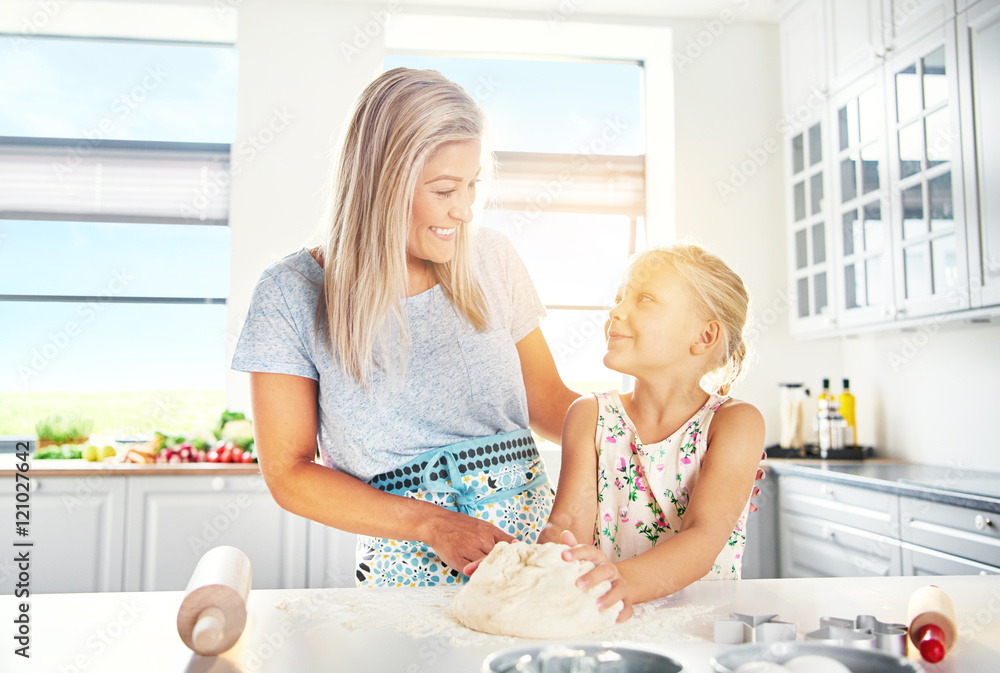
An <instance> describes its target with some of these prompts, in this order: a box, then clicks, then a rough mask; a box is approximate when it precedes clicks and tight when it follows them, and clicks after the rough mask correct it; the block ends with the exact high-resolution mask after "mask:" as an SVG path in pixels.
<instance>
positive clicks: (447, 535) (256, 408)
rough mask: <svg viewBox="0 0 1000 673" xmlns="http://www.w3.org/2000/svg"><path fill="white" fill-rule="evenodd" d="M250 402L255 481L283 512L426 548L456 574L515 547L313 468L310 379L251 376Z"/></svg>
mask: <svg viewBox="0 0 1000 673" xmlns="http://www.w3.org/2000/svg"><path fill="white" fill-rule="evenodd" d="M250 395H251V402H252V405H253V420H254V423H253V426H254V446H255V448H256V451H257V456H258V462H259V463H260V469H261V473H262V474H263V476H264V480H265V482H266V483H267V486H268V489H270V491H271V494H272V496H273V497H274V499H275V501H276V502H277V503H278V505H280V506H281V507H282V508H284V509H286V510H288V511H289V512H292V513H294V514H297V515H299V516H302V517H305V518H307V519H312V520H313V521H317V522H319V523H321V524H324V525H326V526H330V527H332V528H339V529H340V530H344V531H347V532H350V533H360V534H363V535H371V536H374V537H386V538H392V539H397V540H419V541H421V542H425V543H427V544H428V545H430V546H431V548H432V549H434V551H435V552H437V554H438V556H440V557H441V559H442V560H443V561H444V562H445V563H447V564H448V565H449V566H451V567H452V568H457V569H462V568H463V567H465V566H466V565H467V564H469V563H471V562H472V561H476V560H479V559H480V558H482V557H483V556H484V555H486V554H487V553H489V551H490V550H491V549H492V548H493V545H494V544H496V542H498V541H500V540H505V541H512V540H513V539H514V538H513V537H511V536H510V535H508V534H506V533H504V532H503V531H501V530H500V529H499V528H496V527H495V526H493V525H491V524H489V523H487V522H485V521H480V520H478V519H474V518H472V517H469V516H466V515H464V514H458V513H456V512H452V511H449V510H447V509H444V508H442V507H438V506H437V505H433V504H431V503H428V502H422V501H419V500H414V499H411V498H405V497H402V496H397V495H390V494H388V493H384V492H382V491H380V490H378V489H377V488H374V487H372V486H369V485H368V484H365V483H364V482H362V481H360V480H358V479H355V478H354V477H352V476H350V475H348V474H345V473H343V472H340V471H338V470H334V469H331V468H328V467H326V466H324V465H319V464H317V463H316V462H315V461H314V457H315V455H316V430H317V423H318V420H317V409H316V404H317V402H316V400H317V384H316V381H314V380H313V379H309V378H305V377H301V376H292V375H289V374H267V373H259V372H253V373H251V374H250Z"/></svg>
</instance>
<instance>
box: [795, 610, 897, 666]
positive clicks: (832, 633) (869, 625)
mask: <svg viewBox="0 0 1000 673" xmlns="http://www.w3.org/2000/svg"><path fill="white" fill-rule="evenodd" d="M819 626H820V628H819V629H817V630H816V631H812V632H811V633H807V634H806V636H805V639H806V640H812V641H819V642H824V643H827V644H829V645H846V646H847V647H856V648H859V649H862V650H882V651H883V652H889V653H890V654H895V655H898V656H901V657H905V656H906V626H904V625H903V624H890V623H887V622H880V621H879V620H877V619H875V617H873V616H872V615H858V616H857V617H856V618H855V619H854V620H853V621H852V620H850V619H840V618H838V617H822V618H820V620H819Z"/></svg>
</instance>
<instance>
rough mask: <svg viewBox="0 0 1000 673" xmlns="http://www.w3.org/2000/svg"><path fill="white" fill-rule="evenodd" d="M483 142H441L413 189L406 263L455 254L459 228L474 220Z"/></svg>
mask: <svg viewBox="0 0 1000 673" xmlns="http://www.w3.org/2000/svg"><path fill="white" fill-rule="evenodd" d="M480 148H481V144H480V142H479V141H477V140H465V141H459V142H450V143H446V144H444V145H442V146H441V147H440V148H439V149H438V150H437V151H436V152H435V153H434V154H433V155H432V156H431V157H430V158H429V159H428V160H427V163H426V164H425V165H424V169H423V173H422V174H421V175H420V177H419V178H418V180H417V186H416V188H415V189H414V190H413V210H412V216H411V218H410V232H409V235H408V238H407V246H406V262H407V266H409V267H411V269H412V268H414V267H421V266H426V263H427V262H433V263H436V264H444V263H447V262H450V261H451V259H452V258H453V257H454V256H455V237H456V236H457V235H458V227H461V226H465V225H466V224H468V223H469V222H471V221H472V204H473V202H474V201H475V200H476V183H477V182H479V172H480V164H479V156H480Z"/></svg>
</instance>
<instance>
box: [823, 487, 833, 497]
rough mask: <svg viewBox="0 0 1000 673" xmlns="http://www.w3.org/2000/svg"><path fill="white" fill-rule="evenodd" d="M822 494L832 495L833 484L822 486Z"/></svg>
mask: <svg viewBox="0 0 1000 673" xmlns="http://www.w3.org/2000/svg"><path fill="white" fill-rule="evenodd" d="M823 494H824V495H826V496H829V497H831V498H832V497H833V486H824V487H823Z"/></svg>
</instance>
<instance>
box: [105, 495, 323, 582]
mask: <svg viewBox="0 0 1000 673" xmlns="http://www.w3.org/2000/svg"><path fill="white" fill-rule="evenodd" d="M129 481H130V483H129V493H128V512H129V517H128V525H127V541H128V545H127V548H126V550H125V591H171V590H183V589H184V588H185V586H186V585H187V582H188V580H189V579H190V577H191V573H192V572H193V571H194V568H195V566H196V565H197V563H198V560H199V559H200V558H201V557H202V555H203V554H204V553H205V552H206V551H207V550H208V549H210V548H212V547H215V546H218V545H232V546H234V547H238V548H239V549H242V550H243V551H244V552H245V553H246V555H247V556H248V557H249V559H250V563H251V566H252V568H253V587H254V588H255V589H289V588H296V587H303V586H305V582H306V577H305V575H306V560H305V559H306V554H307V539H306V538H307V523H308V522H307V521H306V520H305V519H303V518H301V517H298V516H295V515H293V514H290V513H289V512H286V511H285V510H283V509H281V508H280V507H279V506H278V505H277V503H275V502H274V499H273V498H272V497H271V494H270V493H269V492H268V490H267V487H266V485H265V484H264V480H263V478H262V477H260V476H190V477H183V478H179V477H176V476H163V477H159V476H144V477H133V478H130V480H129Z"/></svg>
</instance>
